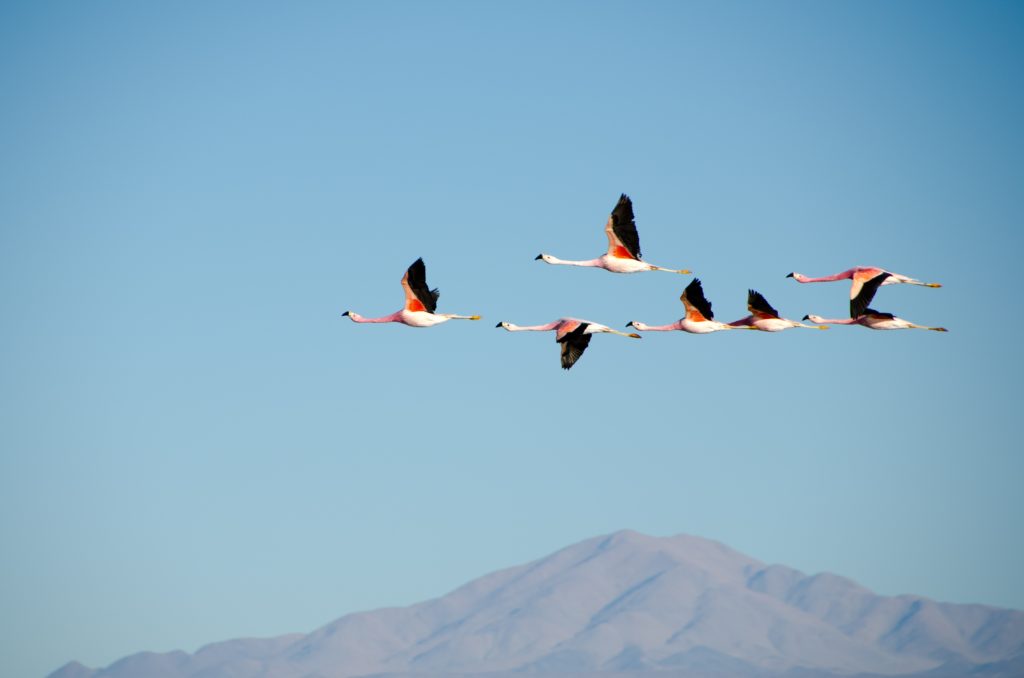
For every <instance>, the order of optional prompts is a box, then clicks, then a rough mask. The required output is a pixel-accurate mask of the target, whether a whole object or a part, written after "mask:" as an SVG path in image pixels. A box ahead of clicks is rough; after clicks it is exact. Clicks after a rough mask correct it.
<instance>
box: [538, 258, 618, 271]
mask: <svg viewBox="0 0 1024 678" xmlns="http://www.w3.org/2000/svg"><path fill="white" fill-rule="evenodd" d="M546 261H547V263H549V264H561V265H563V266H591V267H596V268H604V260H603V259H602V258H601V257H598V258H597V259H587V260H586V261H571V260H569V259H559V258H558V257H548V258H547V260H546Z"/></svg>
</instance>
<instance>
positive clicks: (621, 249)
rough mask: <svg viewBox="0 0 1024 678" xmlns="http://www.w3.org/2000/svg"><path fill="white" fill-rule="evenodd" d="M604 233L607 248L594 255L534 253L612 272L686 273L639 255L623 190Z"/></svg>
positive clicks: (547, 259)
mask: <svg viewBox="0 0 1024 678" xmlns="http://www.w3.org/2000/svg"><path fill="white" fill-rule="evenodd" d="M604 232H605V235H607V236H608V251H607V252H606V253H605V254H602V255H601V256H599V257H598V258H597V259H589V260H587V261H568V260H565V259H559V258H557V257H553V256H551V255H550V254H543V253H542V254H538V255H537V256H536V257H535V260H536V259H540V260H542V261H544V262H546V263H549V264H565V265H567V266H591V267H594V268H603V269H605V270H606V271H611V272H612V273H639V272H640V271H668V272H669V273H684V274H685V273H689V272H690V271H688V270H686V269H678V270H677V269H673V268H662V267H661V266H655V265H654V264H649V263H647V262H646V261H644V260H643V259H641V258H640V236H639V235H637V232H636V221H635V219H634V217H633V201H632V200H630V199H629V196H628V195H626V194H625V193H623V194H622V196H621V197H620V198H619V202H618V204H616V205H615V209H613V210H612V213H611V215H610V216H609V217H608V223H607V224H605V227H604Z"/></svg>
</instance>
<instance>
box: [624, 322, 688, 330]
mask: <svg viewBox="0 0 1024 678" xmlns="http://www.w3.org/2000/svg"><path fill="white" fill-rule="evenodd" d="M633 327H635V328H636V329H637V330H639V331H641V332H671V331H673V330H681V329H682V321H679V320H677V321H676V322H674V323H669V324H668V325H645V324H644V323H633Z"/></svg>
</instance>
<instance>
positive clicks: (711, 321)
mask: <svg viewBox="0 0 1024 678" xmlns="http://www.w3.org/2000/svg"><path fill="white" fill-rule="evenodd" d="M604 232H605V235H606V236H607V238H608V249H607V251H606V252H605V253H604V254H602V255H601V256H599V257H597V258H596V259H588V260H583V261H573V260H565V259H559V258H557V257H554V256H552V255H550V254H544V253H541V254H538V255H537V257H536V259H537V260H541V261H544V262H545V263H548V264H556V265H566V266H583V267H591V268H603V269H605V270H606V271H611V272H612V273H640V272H644V271H666V272H669V273H680V274H689V273H690V271H689V270H688V269H672V268H664V267H662V266H655V265H654V264H650V263H648V262H646V261H644V260H643V259H642V258H641V254H640V237H639V235H638V234H637V230H636V219H635V216H634V214H633V201H632V200H630V198H629V196H627V195H626V194H625V193H623V194H622V195H621V197H620V198H619V201H618V203H616V205H615V207H614V209H613V210H612V212H611V214H610V215H609V217H608V221H607V223H606V224H605V228H604ZM786 277H787V278H793V279H794V280H796V281H797V282H799V283H815V282H832V281H837V280H852V283H851V286H850V317H849V318H838V319H829V318H823V317H821V316H818V315H814V314H807V315H805V316H804V317H803V320H809V321H811V322H812V323H814V324H813V325H807V324H804V323H803V322H798V321H796V320H790V319H788V318H783V317H782V316H781V315H780V314H779V312H778V311H777V310H775V308H774V307H773V306H772V305H771V304H769V303H768V300H767V299H765V298H764V295H762V294H761V293H760V292H758V291H756V290H753V289H751V290H748V293H747V310H748V311H749V315H747V316H745V317H743V318H740V319H739V320H734V321H733V322H730V323H723V322H719V321H717V320H715V316H714V313H713V312H712V310H711V302H710V301H708V300H707V298H706V297H705V296H704V289H703V287H702V285H701V281H700V279H698V278H694V279H693V280H692V281H690V283H689V284H688V285H687V286H686V288H685V289H684V290H683V293H682V295H681V296H680V297H679V300H680V301H681V302H682V303H683V308H684V310H685V315H684V316H683V317H682V318H680V319H679V320H677V321H675V322H673V323H669V324H667V325H647V324H645V323H642V322H639V321H636V320H633V321H630V322H629V323H627V324H626V327H631V328H633V329H634V330H636V331H637V332H669V331H681V332H688V333H690V334H710V333H712V332H719V331H723V330H759V331H761V332H781V331H782V330H787V329H790V328H794V327H801V328H805V329H817V330H827V329H828V328H829V326H830V325H861V326H863V327H867V328H868V329H872V330H902V329H922V330H933V331H936V332H946V331H947V330H946V329H945V328H944V327H927V326H924V325H917V324H915V323H912V322H910V321H907V320H904V319H903V318H898V317H896V316H895V315H893V314H891V313H883V312H880V311H876V310H874V309H872V308H870V305H871V303H872V301H873V299H874V297H875V294H876V292H877V291H878V289H879V288H880V287H882V286H884V285H894V284H900V283H905V284H910V285H920V286H923V287H941V285H940V284H938V283H926V282H921V281H920V280H916V279H914V278H911V277H909V276H905V275H901V274H899V273H893V272H891V271H887V270H885V269H882V268H875V267H868V266H856V267H854V268H851V269H848V270H846V271H842V272H840V273H836V274H835V275H829V276H823V277H819V278H812V277H809V276H806V275H804V274H802V273H796V272H793V273H789V274H788V275H787V276H786ZM402 290H403V291H404V293H405V305H404V306H403V307H402V308H401V309H400V310H398V311H395V312H394V313H391V314H390V315H386V316H381V317H379V318H366V317H363V316H361V315H359V314H358V313H355V312H353V311H345V312H344V313H342V315H343V316H347V317H348V318H349V320H351V321H352V322H356V323H402V324H404V325H409V326H410V327H432V326H434V325H440V324H441V323H445V322H448V321H449V320H480V316H479V315H456V314H454V313H437V300H438V298H439V297H440V292H439V291H438V290H437V289H436V288H435V289H430V287H429V286H428V285H427V269H426V265H425V264H424V263H423V259H422V258H420V259H417V260H416V261H414V262H413V263H412V265H410V266H409V268H408V270H406V272H405V275H404V276H402ZM495 327H500V328H504V329H505V330H507V331H509V332H552V331H553V332H554V333H555V342H556V343H558V344H559V348H560V359H561V364H562V368H563V369H566V370H568V369H569V368H571V367H572V366H573V365H575V364H576V361H577V360H579V359H580V357H581V356H582V355H583V352H584V351H586V350H587V347H588V346H589V345H590V339H591V337H592V336H593V335H595V334H617V335H619V336H623V337H629V338H632V339H640V338H641V337H640V335H639V334H636V333H635V332H634V333H626V332H620V331H618V330H613V329H612V328H610V327H608V326H607V325H601V324H600V323H595V322H591V321H589V320H580V319H578V318H559V319H558V320H554V321H552V322H549V323H546V324H544V325H515V324H513V323H510V322H505V321H502V322H499V323H498V324H497V325H496V326H495Z"/></svg>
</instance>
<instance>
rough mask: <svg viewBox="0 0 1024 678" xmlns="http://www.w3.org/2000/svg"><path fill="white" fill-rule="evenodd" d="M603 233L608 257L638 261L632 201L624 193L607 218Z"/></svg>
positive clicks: (638, 242)
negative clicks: (606, 237) (605, 238)
mask: <svg viewBox="0 0 1024 678" xmlns="http://www.w3.org/2000/svg"><path fill="white" fill-rule="evenodd" d="M604 232H605V235H607V236H608V256H610V257H619V258H620V259H636V260H637V261H639V260H640V236H639V235H637V232H636V221H634V219H633V201H632V200H630V199H629V196H628V195H626V194H625V193H623V194H622V196H621V197H620V198H619V202H618V204H617V205H615V209H613V210H612V213H611V216H609V217H608V223H607V224H605V227H604Z"/></svg>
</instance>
